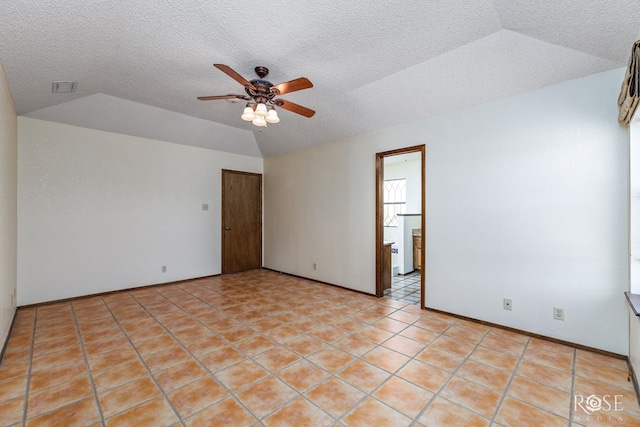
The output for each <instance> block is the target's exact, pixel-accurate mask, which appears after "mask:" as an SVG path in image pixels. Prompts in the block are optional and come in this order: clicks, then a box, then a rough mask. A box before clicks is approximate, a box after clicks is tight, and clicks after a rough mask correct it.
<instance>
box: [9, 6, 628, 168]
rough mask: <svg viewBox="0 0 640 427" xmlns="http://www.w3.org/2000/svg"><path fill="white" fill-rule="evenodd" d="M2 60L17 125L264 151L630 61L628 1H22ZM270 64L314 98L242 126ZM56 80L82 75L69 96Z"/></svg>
mask: <svg viewBox="0 0 640 427" xmlns="http://www.w3.org/2000/svg"><path fill="white" fill-rule="evenodd" d="M0 28H2V31H1V32H0V63H2V65H3V66H4V70H5V74H6V76H7V80H8V83H9V88H10V91H11V94H12V96H13V98H14V101H15V105H16V109H17V112H18V114H19V115H24V116H27V117H33V118H40V119H44V120H51V121H56V122H61V123H67V124H72V125H77V126H83V127H89V128H94V129H100V130H106V131H111V132H117V133H124V134H129V135H136V136H141V137H147V138H153V139H158V140H164V141H171V142H176V143H181V144H187V145H194V146H201V147H207V148H212V149H218V150H223V151H229V152H235V153H238V154H246V155H252V156H263V157H267V156H271V155H274V154H278V153H283V152H286V151H290V150H295V149H298V148H302V147H305V146H310V145H313V144H319V143H322V142H327V141H334V140H339V139H342V138H345V137H349V136H352V135H356V134H360V133H364V132H368V131H372V130H376V129H379V128H383V127H388V126H393V125H397V124H400V123H404V122H408V121H412V120H416V119H419V118H421V117H425V116H429V115H433V114H439V113H443V112H447V111H453V110H456V109H460V108H464V107H466V106H470V105H475V104H480V103H484V102H488V101H491V100H495V99H499V98H503V97H507V96H511V95H514V94H518V93H522V92H526V91H530V90H534V89H537V88H540V87H544V86H547V85H551V84H554V83H559V82H562V81H566V80H570V79H574V78H578V77H582V76H586V75H590V74H594V73H598V72H601V71H606V70H610V69H613V68H618V67H623V66H626V64H627V60H628V56H629V52H630V49H631V45H632V43H633V42H634V41H635V39H636V38H637V37H638V31H639V30H640V5H639V4H638V1H637V0H610V1H603V0H446V1H445V0H436V1H424V0H403V1H401V2H395V4H394V3H389V2H375V1H371V0H347V1H331V0H306V1H298V2H295V1H286V0H270V1H268V2H256V1H247V0H220V1H207V0H180V1H172V0H140V1H130V0H85V1H83V2H79V1H77V0H74V1H72V0H56V1H53V0H23V1H12V2H5V4H3V6H2V11H1V13H0ZM213 63H222V64H226V65H229V66H230V67H232V68H233V69H234V70H236V71H237V72H238V73H240V74H241V75H243V76H244V77H245V78H247V79H248V80H251V79H253V78H256V76H255V74H254V71H253V69H254V67H256V66H258V65H264V66H266V67H268V68H269V70H270V74H269V75H268V76H267V79H268V80H270V81H272V82H273V83H280V82H284V81H288V80H292V79H295V78H297V77H301V76H304V77H307V78H309V79H310V80H311V81H312V82H313V84H314V87H313V88H311V89H307V90H303V91H299V92H294V93H290V94H286V95H283V96H282V97H283V98H285V99H287V100H289V101H292V102H295V103H297V104H301V105H304V106H306V107H308V108H311V109H314V110H315V111H316V112H317V113H316V115H315V116H314V117H312V118H305V117H302V116H299V115H297V114H294V113H291V112H289V111H285V110H280V111H279V115H280V119H281V121H280V123H278V124H274V125H269V126H268V127H267V128H257V127H255V126H253V125H252V124H251V123H247V122H244V121H242V120H240V114H241V113H242V109H243V107H244V103H242V102H238V103H231V102H229V101H207V102H203V101H198V100H196V97H197V96H203V95H224V94H229V93H238V94H242V93H244V91H243V87H242V86H241V85H240V84H238V83H237V82H236V81H234V80H233V79H231V78H230V77H229V76H227V75H225V74H224V73H222V72H221V71H219V70H218V69H216V68H214V67H212V64H213ZM54 80H76V81H78V84H77V89H76V91H75V92H73V93H70V94H56V93H52V91H51V86H52V81H54Z"/></svg>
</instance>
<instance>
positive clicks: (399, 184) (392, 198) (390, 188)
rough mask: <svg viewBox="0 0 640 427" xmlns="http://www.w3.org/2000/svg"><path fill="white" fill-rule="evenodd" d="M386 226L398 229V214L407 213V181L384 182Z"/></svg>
mask: <svg viewBox="0 0 640 427" xmlns="http://www.w3.org/2000/svg"><path fill="white" fill-rule="evenodd" d="M383 191H384V212H383V215H384V221H383V222H384V226H385V227H397V226H398V214H400V213H405V206H406V205H407V180H406V179H404V178H400V179H385V180H384V186H383Z"/></svg>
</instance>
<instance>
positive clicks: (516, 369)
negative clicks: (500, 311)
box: [491, 337, 548, 423]
mask: <svg viewBox="0 0 640 427" xmlns="http://www.w3.org/2000/svg"><path fill="white" fill-rule="evenodd" d="M529 344H531V337H527V341H526V343H525V345H524V347H523V348H522V352H521V353H520V356H519V357H518V361H517V362H516V366H514V367H513V372H512V373H511V377H510V378H509V382H508V383H507V385H506V387H505V388H504V392H503V393H502V396H501V397H500V402H498V406H497V407H496V412H495V414H493V418H492V419H491V422H492V423H497V421H496V418H497V417H498V414H500V410H501V409H502V405H503V404H504V401H505V399H506V398H507V394H508V391H509V388H510V387H511V384H512V383H513V380H514V379H515V377H516V376H517V375H516V372H517V371H518V368H519V367H520V363H522V361H523V360H524V355H525V353H526V352H527V349H528V348H529ZM518 400H519V399H518ZM528 404H529V405H530V406H533V405H531V404H530V403H528ZM538 409H541V408H538ZM545 412H548V411H546V410H545Z"/></svg>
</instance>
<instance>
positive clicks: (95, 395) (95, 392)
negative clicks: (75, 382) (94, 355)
mask: <svg viewBox="0 0 640 427" xmlns="http://www.w3.org/2000/svg"><path fill="white" fill-rule="evenodd" d="M69 305H70V306H71V312H72V313H73V325H74V326H75V328H76V334H77V335H78V341H79V342H80V347H81V348H82V356H83V359H84V365H85V369H86V370H87V376H88V377H89V383H90V384H91V391H92V392H93V400H94V402H95V404H96V406H97V408H98V415H99V416H100V424H101V425H102V426H103V427H104V425H105V422H104V421H105V420H104V414H103V413H102V407H101V406H100V401H99V400H98V390H97V388H96V384H95V382H94V380H93V373H92V372H91V366H90V365H89V358H88V356H87V352H86V350H85V347H84V339H83V338H82V332H81V331H80V325H79V324H78V316H77V315H76V309H75V307H74V306H73V303H70V304H69Z"/></svg>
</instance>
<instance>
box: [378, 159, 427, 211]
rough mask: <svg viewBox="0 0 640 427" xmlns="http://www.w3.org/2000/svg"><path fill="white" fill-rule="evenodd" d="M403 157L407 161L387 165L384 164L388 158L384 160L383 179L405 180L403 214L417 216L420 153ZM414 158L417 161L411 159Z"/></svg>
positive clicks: (419, 197)
mask: <svg viewBox="0 0 640 427" xmlns="http://www.w3.org/2000/svg"><path fill="white" fill-rule="evenodd" d="M403 156H405V157H408V159H407V160H406V161H402V162H397V163H389V164H387V162H386V160H388V159H389V157H386V158H385V165H384V179H399V178H405V179H406V180H407V206H406V212H405V213H409V214H416V213H417V214H419V213H420V208H421V206H420V199H421V191H422V187H421V186H420V178H421V173H422V168H421V167H420V166H421V165H420V161H421V159H420V153H415V154H405V155H403ZM414 157H418V159H417V160H415V159H413V158H414Z"/></svg>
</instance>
